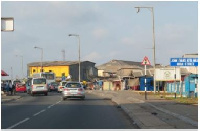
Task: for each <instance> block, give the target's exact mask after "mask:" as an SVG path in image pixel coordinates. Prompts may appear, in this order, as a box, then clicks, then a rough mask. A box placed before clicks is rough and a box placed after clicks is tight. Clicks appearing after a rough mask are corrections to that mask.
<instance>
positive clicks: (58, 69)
mask: <svg viewBox="0 0 200 131" xmlns="http://www.w3.org/2000/svg"><path fill="white" fill-rule="evenodd" d="M40 70H41V67H38V66H32V67H29V71H30V77H31V76H32V75H33V74H34V73H39V72H40ZM43 72H53V73H55V74H56V77H62V76H63V75H64V76H66V77H67V76H68V74H69V66H47V67H45V66H43Z"/></svg>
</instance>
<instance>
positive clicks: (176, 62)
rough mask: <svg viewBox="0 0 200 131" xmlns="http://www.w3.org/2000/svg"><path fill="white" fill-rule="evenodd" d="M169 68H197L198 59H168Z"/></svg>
mask: <svg viewBox="0 0 200 131" xmlns="http://www.w3.org/2000/svg"><path fill="white" fill-rule="evenodd" d="M170 66H198V58H170Z"/></svg>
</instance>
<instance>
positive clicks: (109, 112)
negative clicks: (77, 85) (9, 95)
mask: <svg viewBox="0 0 200 131" xmlns="http://www.w3.org/2000/svg"><path fill="white" fill-rule="evenodd" d="M20 95H23V97H22V98H21V99H19V100H16V101H11V102H7V103H3V104H2V106H1V111H2V112H1V117H2V118H1V120H2V121H1V127H2V129H135V128H138V127H137V126H136V125H133V124H132V121H131V120H130V118H129V117H128V116H127V115H126V114H125V113H124V112H123V111H122V109H121V108H117V106H116V105H114V104H113V103H112V102H111V101H110V100H105V99H102V98H100V97H97V96H94V95H92V94H86V99H85V100H79V99H71V100H66V101H62V100H61V94H59V93H56V92H51V93H49V95H48V96H43V95H37V96H34V97H32V96H29V95H27V94H25V93H21V94H20Z"/></svg>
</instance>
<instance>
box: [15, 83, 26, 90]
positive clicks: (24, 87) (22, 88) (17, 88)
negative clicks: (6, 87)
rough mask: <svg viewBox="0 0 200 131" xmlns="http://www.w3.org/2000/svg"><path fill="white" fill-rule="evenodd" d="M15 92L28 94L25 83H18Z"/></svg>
mask: <svg viewBox="0 0 200 131" xmlns="http://www.w3.org/2000/svg"><path fill="white" fill-rule="evenodd" d="M15 91H16V92H26V85H25V84H23V83H16V86H15Z"/></svg>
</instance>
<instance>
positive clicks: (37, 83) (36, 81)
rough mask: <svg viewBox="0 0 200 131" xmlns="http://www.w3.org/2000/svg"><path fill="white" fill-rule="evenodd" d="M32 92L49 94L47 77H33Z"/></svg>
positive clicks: (32, 93)
mask: <svg viewBox="0 0 200 131" xmlns="http://www.w3.org/2000/svg"><path fill="white" fill-rule="evenodd" d="M30 94H31V95H32V96H33V95H34V94H44V95H45V96H47V95H48V87H47V80H46V78H33V79H32V81H31V88H30Z"/></svg>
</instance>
